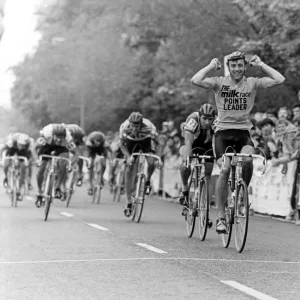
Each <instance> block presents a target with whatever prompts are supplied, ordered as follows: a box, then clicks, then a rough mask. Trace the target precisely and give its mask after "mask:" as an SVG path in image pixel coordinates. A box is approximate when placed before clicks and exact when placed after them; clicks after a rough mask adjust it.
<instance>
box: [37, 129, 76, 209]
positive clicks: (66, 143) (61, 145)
mask: <svg viewBox="0 0 300 300" xmlns="http://www.w3.org/2000/svg"><path fill="white" fill-rule="evenodd" d="M34 151H35V152H36V156H40V155H42V154H45V155H52V154H53V155H54V156H62V157H69V152H71V153H72V154H73V156H72V159H71V160H72V166H74V164H75V163H76V162H77V159H78V150H77V148H76V145H75V144H74V142H73V139H72V136H71V133H70V131H69V129H68V128H67V126H66V125H65V124H49V125H47V126H45V127H44V128H43V129H42V130H41V131H40V137H39V138H38V139H37V141H36V143H35V146H34ZM48 161H49V159H48V158H43V159H42V162H41V164H40V167H39V169H38V171H37V174H36V177H37V186H38V194H37V199H36V203H35V205H36V206H37V207H39V206H40V205H41V203H42V199H43V196H42V193H43V191H42V186H43V181H44V175H45V170H46V166H47V163H48ZM37 163H38V164H39V162H37ZM66 179H67V165H66V162H65V161H62V160H61V161H59V174H58V178H57V180H56V182H55V198H57V199H61V200H65V199H66V192H65V190H66V186H65V184H66Z"/></svg>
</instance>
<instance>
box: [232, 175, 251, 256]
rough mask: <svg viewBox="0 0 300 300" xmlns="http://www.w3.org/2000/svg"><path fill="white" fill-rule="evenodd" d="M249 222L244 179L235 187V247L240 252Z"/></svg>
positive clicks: (243, 245)
mask: <svg viewBox="0 0 300 300" xmlns="http://www.w3.org/2000/svg"><path fill="white" fill-rule="evenodd" d="M248 223H249V201H248V189H247V185H246V183H245V181H241V182H240V183H239V185H238V188H237V195H236V199H235V226H234V227H235V248H236V250H237V252H239V253H241V252H242V251H243V250H244V247H245V244H246V239H247V233H248Z"/></svg>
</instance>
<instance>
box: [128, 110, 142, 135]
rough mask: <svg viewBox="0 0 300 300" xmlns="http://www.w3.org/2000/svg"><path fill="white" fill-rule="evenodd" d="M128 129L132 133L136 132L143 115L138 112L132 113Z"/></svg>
mask: <svg viewBox="0 0 300 300" xmlns="http://www.w3.org/2000/svg"><path fill="white" fill-rule="evenodd" d="M129 122H130V127H131V128H132V130H133V131H134V132H138V131H139V130H140V128H141V125H142V123H143V115H142V114H141V113H140V112H132V113H131V115H130V116H129Z"/></svg>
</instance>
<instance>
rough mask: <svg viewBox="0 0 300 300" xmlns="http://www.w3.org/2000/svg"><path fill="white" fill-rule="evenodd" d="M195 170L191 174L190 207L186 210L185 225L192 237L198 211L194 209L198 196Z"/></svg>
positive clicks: (189, 235)
mask: <svg viewBox="0 0 300 300" xmlns="http://www.w3.org/2000/svg"><path fill="white" fill-rule="evenodd" d="M194 174H195V172H194V170H193V172H192V174H191V180H190V183H189V199H188V200H189V203H188V209H187V210H186V211H185V213H186V215H185V225H186V233H187V235H188V237H189V238H191V237H192V236H193V234H194V229H195V223H196V213H197V210H195V209H194V207H193V203H196V202H195V200H196V199H195V197H197V195H198V193H197V181H196V178H194Z"/></svg>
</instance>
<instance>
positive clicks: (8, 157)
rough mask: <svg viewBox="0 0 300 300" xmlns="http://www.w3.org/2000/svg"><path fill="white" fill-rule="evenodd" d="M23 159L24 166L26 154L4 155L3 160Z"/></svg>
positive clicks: (26, 161) (26, 162)
mask: <svg viewBox="0 0 300 300" xmlns="http://www.w3.org/2000/svg"><path fill="white" fill-rule="evenodd" d="M15 159H17V160H23V161H24V163H25V166H26V167H27V166H28V158H27V157H26V156H6V157H4V160H15Z"/></svg>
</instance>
